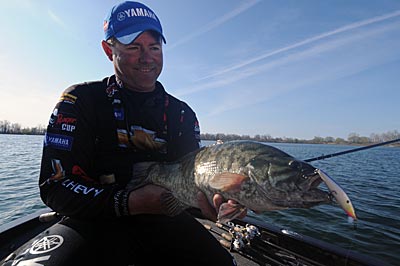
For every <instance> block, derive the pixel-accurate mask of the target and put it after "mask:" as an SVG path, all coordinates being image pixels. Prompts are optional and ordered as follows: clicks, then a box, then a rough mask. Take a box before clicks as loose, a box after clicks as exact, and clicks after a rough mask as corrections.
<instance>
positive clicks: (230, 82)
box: [181, 13, 400, 117]
mask: <svg viewBox="0 0 400 266" xmlns="http://www.w3.org/2000/svg"><path fill="white" fill-rule="evenodd" d="M391 14H392V15H393V14H395V13H391ZM397 16H398V15H397ZM385 17H389V16H385ZM391 17H393V16H391ZM380 18H382V17H380ZM366 21H369V22H370V23H372V21H378V20H377V19H376V18H374V19H370V20H366ZM366 21H363V25H366V24H365V23H366ZM380 21H381V20H380ZM356 24H357V25H362V24H361V23H354V24H351V25H348V26H346V28H347V29H350V28H353V29H355V27H356V26H355V25H356ZM399 25H400V23H399V22H398V21H394V22H393V23H386V24H382V25H378V27H373V28H368V29H366V30H363V31H358V32H356V33H352V34H346V35H340V37H338V38H327V37H326V38H327V39H324V41H321V42H318V43H317V44H315V45H312V46H305V47H302V48H304V49H295V50H294V51H293V52H291V53H282V54H280V56H279V57H270V58H268V59H269V60H267V61H266V62H264V63H262V64H260V63H261V59H260V60H258V61H260V62H258V61H254V62H253V63H252V64H245V65H243V64H242V65H243V66H242V67H240V68H239V67H238V68H229V71H226V72H223V73H220V74H219V75H217V76H212V77H209V78H208V82H204V81H203V82H200V83H201V84H200V85H195V86H192V87H189V88H186V89H185V91H182V93H181V95H184V94H193V93H198V92H201V91H204V90H209V89H221V88H228V87H229V93H226V94H225V96H224V97H222V98H219V101H218V104H216V105H213V108H209V109H208V114H207V116H208V117H210V116H215V115H218V114H220V113H223V112H226V111H230V110H235V109H240V108H244V107H248V106H251V105H254V104H257V103H262V102H265V101H267V100H269V99H271V98H273V97H276V96H277V95H279V94H282V93H283V92H287V91H290V90H294V89H299V88H307V87H311V86H312V85H313V84H317V83H319V82H326V81H332V80H337V79H341V78H343V77H347V76H352V75H355V74H357V73H360V72H362V71H365V70H367V69H370V68H372V67H375V66H377V65H381V64H385V63H387V62H391V61H394V60H398V59H399V57H400V51H398V49H397V47H398V46H399V45H400V39H399V38H390V39H388V38H387V36H389V35H392V36H393V34H390V33H391V32H393V31H398V30H399V29H400V27H399ZM350 26H351V27H350ZM344 28H345V27H342V28H340V29H344ZM332 32H334V31H331V32H329V33H332ZM342 32H345V31H342ZM388 33H389V34H388ZM385 34H386V35H385ZM320 36H322V35H318V36H317V37H320ZM325 36H332V34H330V35H327V34H325ZM378 36H381V37H382V38H385V39H384V41H382V40H383V39H381V37H378ZM394 36H396V35H394ZM397 36H398V35H397ZM310 39H315V37H314V38H309V39H307V40H310ZM319 39H320V40H322V38H319ZM299 43H304V41H302V42H299ZM299 43H297V44H299ZM354 44H355V45H354ZM293 46H294V45H292V46H291V47H293ZM298 47H300V46H298ZM282 49H283V48H282ZM282 49H278V50H276V51H281V50H282ZM282 73H285V74H284V77H290V82H288V80H286V79H283V78H282V75H281V74H282ZM251 76H254V79H255V80H256V82H253V81H251V82H248V81H246V82H245V83H246V85H245V86H247V87H248V88H247V89H246V90H244V89H243V88H237V87H238V86H239V87H240V83H239V82H238V81H240V80H243V79H246V78H249V77H251ZM260 77H261V78H260ZM257 79H258V80H257ZM260 79H262V81H260ZM257 81H258V82H257ZM242 84H243V83H242ZM242 86H243V85H242ZM255 95H256V97H255ZM243 99H252V100H251V101H245V100H243Z"/></svg>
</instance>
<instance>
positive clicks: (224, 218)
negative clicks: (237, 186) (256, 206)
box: [217, 202, 246, 223]
mask: <svg viewBox="0 0 400 266" xmlns="http://www.w3.org/2000/svg"><path fill="white" fill-rule="evenodd" d="M245 209H246V207H244V206H243V205H240V204H237V203H229V202H225V203H222V204H221V206H220V207H219V211H218V216H217V220H218V222H220V223H226V222H229V221H231V220H233V219H235V218H236V217H238V216H239V215H240V214H242V213H243V211H244V210H245Z"/></svg>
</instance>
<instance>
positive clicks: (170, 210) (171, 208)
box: [160, 191, 189, 216]
mask: <svg viewBox="0 0 400 266" xmlns="http://www.w3.org/2000/svg"><path fill="white" fill-rule="evenodd" d="M160 200H161V202H162V204H163V205H164V206H165V209H164V214H165V215H168V216H176V215H178V214H180V213H181V212H183V211H184V210H186V209H187V208H189V206H188V205H186V204H185V203H183V202H181V201H179V200H178V199H177V198H175V197H174V195H173V194H172V192H170V191H168V192H165V193H163V194H162V195H161V199H160Z"/></svg>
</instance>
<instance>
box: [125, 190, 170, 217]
mask: <svg viewBox="0 0 400 266" xmlns="http://www.w3.org/2000/svg"><path fill="white" fill-rule="evenodd" d="M165 193H170V192H169V191H168V190H167V189H165V188H163V187H160V186H156V185H152V184H150V185H146V186H144V187H141V188H138V189H136V190H133V191H132V192H131V193H130V194H129V199H128V210H129V214H130V215H135V214H143V213H147V214H163V213H164V212H165V205H164V204H163V203H162V202H161V198H162V195H163V194H165Z"/></svg>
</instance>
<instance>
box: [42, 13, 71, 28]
mask: <svg viewBox="0 0 400 266" xmlns="http://www.w3.org/2000/svg"><path fill="white" fill-rule="evenodd" d="M47 13H48V14H49V16H50V18H51V19H52V20H53V21H54V22H55V23H57V24H58V25H60V26H61V27H62V28H63V29H65V30H67V29H68V27H67V24H65V23H64V21H63V20H62V19H61V18H60V17H59V16H57V15H56V14H55V13H54V12H53V11H52V10H50V9H48V10H47Z"/></svg>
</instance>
